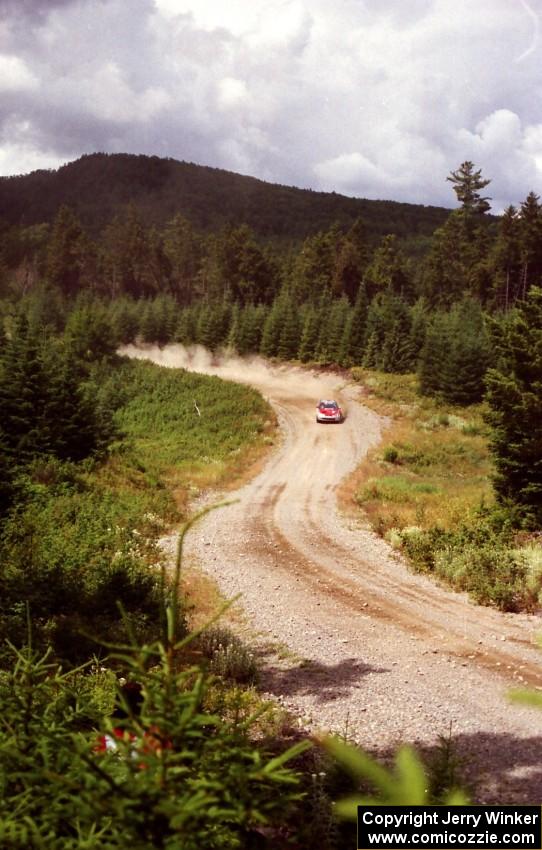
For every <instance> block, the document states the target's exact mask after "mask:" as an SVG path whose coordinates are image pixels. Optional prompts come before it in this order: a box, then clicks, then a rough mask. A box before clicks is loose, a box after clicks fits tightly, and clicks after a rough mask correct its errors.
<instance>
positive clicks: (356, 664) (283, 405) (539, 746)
mask: <svg viewBox="0 0 542 850" xmlns="http://www.w3.org/2000/svg"><path fill="white" fill-rule="evenodd" d="M124 353H127V354H129V355H131V356H137V357H145V358H148V359H151V360H153V361H154V362H156V363H160V364H162V365H167V366H183V367H185V368H189V369H193V370H195V371H200V372H205V373H207V374H215V375H219V376H221V377H224V378H228V379H233V380H237V381H240V382H243V383H248V384H251V385H252V386H254V387H256V388H257V389H258V390H260V391H261V392H262V393H263V395H264V396H265V397H266V398H268V399H269V401H270V403H271V404H272V405H273V407H274V409H275V410H276V412H277V415H278V417H279V422H280V427H281V433H282V439H281V442H280V445H279V447H278V448H277V449H276V451H275V452H274V453H273V454H272V456H271V457H270V459H269V461H268V462H267V464H266V466H265V468H264V469H263V471H262V472H261V473H260V474H258V475H257V477H256V478H254V479H253V480H252V481H251V482H250V483H249V484H247V485H245V486H244V487H243V488H242V489H241V490H239V491H238V492H237V493H236V494H235V496H236V497H237V498H238V500H239V501H238V502H236V503H235V504H232V505H230V506H228V507H226V508H223V509H220V510H217V511H213V512H212V513H211V514H209V515H208V516H207V517H206V518H205V519H204V520H203V521H202V522H201V523H200V524H198V525H197V526H195V527H194V529H193V530H192V531H191V532H190V535H189V538H188V540H187V551H188V553H189V554H190V555H191V556H195V557H196V558H197V559H198V560H199V562H200V563H201V566H202V568H203V569H204V570H205V571H206V572H207V573H208V574H209V575H210V576H211V577H212V578H213V579H215V580H216V582H217V583H218V585H219V587H220V589H221V591H222V592H223V593H224V594H225V596H227V597H231V596H234V595H235V594H239V593H240V594H241V595H242V600H241V601H242V606H243V609H244V611H245V613H246V615H247V618H248V621H249V623H250V624H251V628H252V629H253V630H254V631H256V632H257V634H258V635H259V640H260V642H261V643H262V645H265V643H266V642H267V643H268V644H269V642H273V641H275V642H276V643H277V644H280V645H281V646H282V647H285V648H287V651H282V652H281V653H280V655H281V656H282V659H281V658H279V657H278V656H277V655H274V654H269V656H268V657H267V661H266V669H265V679H264V684H265V688H266V689H267V691H268V693H270V694H272V695H274V697H275V698H278V699H279V700H280V701H281V703H282V704H283V705H285V706H286V707H287V708H289V709H291V710H292V711H293V712H295V714H297V715H298V716H300V717H301V718H303V720H304V722H305V724H306V725H307V727H308V728H310V729H312V730H333V731H337V732H340V733H346V734H348V736H349V737H350V738H353V739H354V740H356V741H357V742H358V743H359V744H361V745H363V746H364V747H366V748H368V749H369V750H371V751H373V752H379V753H380V754H382V755H383V756H384V757H388V756H389V755H390V753H392V752H393V751H394V750H395V748H396V746H397V744H398V743H400V742H409V743H413V744H415V745H416V746H418V747H419V748H420V749H421V750H422V751H424V752H427V753H430V752H431V751H432V750H433V749H434V747H435V745H436V743H437V741H438V738H439V736H441V735H443V736H446V737H447V736H449V735H450V734H451V737H452V738H453V740H454V743H455V746H456V750H457V753H458V755H459V756H460V757H461V758H464V759H465V760H466V761H465V766H464V768H463V771H464V774H465V776H466V778H467V779H468V780H469V781H470V782H471V783H472V784H473V788H474V793H475V798H476V800H477V801H478V802H480V803H491V802H493V803H530V804H537V805H538V804H539V803H540V801H541V800H542V734H541V721H542V713H540V712H539V711H537V710H536V709H533V708H530V707H524V706H519V705H517V704H511V703H510V701H509V699H508V697H507V692H508V691H509V690H510V688H513V687H517V686H518V685H520V686H523V685H530V686H533V687H538V688H540V689H542V667H541V663H540V662H541V659H542V654H541V650H539V649H538V647H537V645H536V637H537V635H539V634H540V633H542V620H541V618H540V617H539V616H535V615H526V614H519V615H517V614H516V615H513V614H503V613H501V612H498V611H495V610H493V609H489V608H482V607H480V606H477V605H475V604H473V603H472V602H470V601H469V600H468V599H467V598H466V597H465V596H464V595H463V594H459V593H454V592H452V591H449V590H447V589H445V588H443V587H440V586H438V585H437V584H435V583H433V582H432V581H430V580H429V579H427V578H426V577H424V576H420V575H415V574H413V573H411V572H410V571H409V570H408V567H407V566H406V564H405V563H404V561H403V560H402V559H401V558H400V557H399V556H398V555H397V554H396V553H394V552H393V551H392V550H391V549H390V548H389V546H388V545H387V544H386V543H385V542H384V541H382V540H381V539H379V538H378V537H377V536H376V535H374V534H373V533H372V532H371V531H369V530H367V529H366V528H364V527H363V526H362V524H361V523H358V522H357V521H355V520H352V519H351V518H344V517H342V516H341V515H340V514H339V512H338V510H337V502H336V492H337V488H338V486H339V485H340V482H341V481H342V479H343V478H344V477H345V476H346V475H347V474H348V473H349V472H350V471H352V470H353V469H354V468H355V467H356V466H357V465H358V463H359V462H360V460H361V459H362V457H363V456H364V455H365V453H366V452H367V450H368V449H369V448H370V447H371V446H374V445H375V444H377V443H378V441H379V439H380V435H381V432H382V428H383V427H385V422H384V421H383V420H382V418H381V417H379V416H378V415H377V414H375V413H374V412H372V411H371V410H369V409H367V408H366V407H364V406H363V405H362V404H361V403H360V401H359V400H358V398H359V389H358V388H356V387H355V386H354V385H347V384H345V380H344V378H342V377H341V376H339V375H335V374H329V373H324V374H317V373H309V372H307V371H304V370H301V369H295V368H289V367H277V368H271V367H270V366H268V365H266V364H265V363H264V362H263V361H261V360H257V359H256V360H252V361H243V360H239V359H230V360H227V361H223V362H221V363H219V364H218V365H217V364H214V363H213V361H212V360H211V358H210V357H209V355H208V354H207V353H206V352H204V351H203V350H198V351H196V352H195V353H192V354H191V355H187V352H186V351H185V349H183V348H182V347H181V346H168V347H166V348H165V349H162V350H160V349H158V348H146V349H136V348H134V347H127V348H126V349H125V351H124ZM326 397H329V398H338V399H340V400H341V401H342V402H343V403H344V405H345V407H346V409H347V417H346V420H345V422H344V423H343V424H342V425H318V424H317V423H316V422H315V405H316V402H317V400H318V399H319V398H326ZM202 415H205V411H202ZM172 545H173V541H172ZM285 656H286V660H285Z"/></svg>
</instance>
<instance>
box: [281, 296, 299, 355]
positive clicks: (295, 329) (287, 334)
mask: <svg viewBox="0 0 542 850" xmlns="http://www.w3.org/2000/svg"><path fill="white" fill-rule="evenodd" d="M280 324H281V327H280V334H279V339H278V345H277V355H278V357H280V358H281V359H282V360H293V359H294V358H295V357H296V356H297V352H298V350H299V340H300V336H301V320H300V316H299V310H298V307H297V304H296V303H295V301H294V300H293V299H292V298H291V296H290V297H287V298H285V300H284V302H283V305H282V313H281V318H280Z"/></svg>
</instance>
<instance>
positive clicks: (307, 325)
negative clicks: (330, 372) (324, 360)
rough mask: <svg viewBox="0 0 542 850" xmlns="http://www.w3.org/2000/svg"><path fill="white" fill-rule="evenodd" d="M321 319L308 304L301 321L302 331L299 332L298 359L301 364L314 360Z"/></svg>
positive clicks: (311, 305)
mask: <svg viewBox="0 0 542 850" xmlns="http://www.w3.org/2000/svg"><path fill="white" fill-rule="evenodd" d="M320 324H321V317H320V311H319V310H317V309H316V307H315V306H314V305H313V304H310V305H309V307H308V309H307V310H306V311H305V317H304V321H303V329H302V331H301V341H300V343H299V352H298V354H299V359H300V360H301V361H302V362H303V363H308V362H309V361H310V360H314V359H315V358H316V349H317V345H318V337H319V335H320Z"/></svg>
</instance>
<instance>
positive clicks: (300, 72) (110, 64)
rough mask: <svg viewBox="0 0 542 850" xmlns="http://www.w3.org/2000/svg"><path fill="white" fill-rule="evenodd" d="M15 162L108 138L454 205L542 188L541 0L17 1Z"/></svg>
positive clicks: (2, 40)
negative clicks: (473, 175) (471, 170)
mask: <svg viewBox="0 0 542 850" xmlns="http://www.w3.org/2000/svg"><path fill="white" fill-rule="evenodd" d="M0 13H1V15H0V18H1V23H0V173H3V174H10V173H23V172H25V171H29V170H31V169H33V168H37V167H54V166H56V165H59V164H61V163H62V162H65V161H67V160H69V159H74V158H76V157H78V156H80V155H81V154H82V153H89V152H92V151H95V150H102V151H111V152H118V151H128V152H132V153H147V154H157V155H159V156H171V157H175V158H178V159H186V160H191V161H194V162H200V163H202V164H207V165H213V166H218V167H221V168H227V169H230V170H233V171H238V172H241V173H245V174H252V175H254V176H257V177H261V178H262V179H265V180H270V181H274V182H280V183H290V184H295V185H298V186H304V187H312V188H314V189H323V190H326V191H331V190H334V191H337V192H344V193H346V194H351V195H357V196H361V197H370V198H392V199H396V200H405V201H413V202H421V203H438V204H445V205H447V206H451V205H452V202H453V200H454V199H453V197H452V196H451V194H450V187H449V184H448V185H447V184H446V181H445V177H446V174H447V173H448V172H449V171H450V170H451V169H452V168H455V167H456V166H457V165H458V164H459V163H460V162H461V161H463V160H465V159H472V160H474V161H475V162H476V163H477V164H478V165H479V166H481V167H482V168H483V170H484V173H485V174H487V176H489V177H491V178H492V181H493V182H492V184H491V187H490V188H491V194H492V195H493V198H494V208H497V209H498V208H502V207H503V206H505V205H506V204H508V203H511V202H516V203H517V202H518V201H520V200H522V199H523V198H524V197H525V195H526V194H527V192H528V191H530V190H534V191H537V190H538V189H539V188H540V183H541V173H542V115H541V114H540V108H539V106H538V100H537V98H535V97H533V93H534V92H538V91H539V90H540V84H541V73H542V72H541V69H542V62H540V58H541V56H540V43H539V41H540V38H539V18H540V13H541V6H540V2H539V1H538V2H536V3H535V2H534V0H531V2H527V0H519V2H518V0H478V2H477V3H476V4H472V3H471V2H470V0H412V2H409V3H404V2H401V0H378V2H377V0H366V2H364V3H362V2H359V0H338V2H337V3H335V4H329V3H328V2H326V0H310V2H309V0H231V2H229V3H227V4H216V2H215V0H154V1H153V0H101V2H96V0H92V2H91V0H64V2H62V0H56V2H50V0H48V2H45V0H43V2H40V0H34V2H30V0H27V1H26V2H21V0H18V2H16V3H15V2H11V1H10V0H8V2H6V0H0Z"/></svg>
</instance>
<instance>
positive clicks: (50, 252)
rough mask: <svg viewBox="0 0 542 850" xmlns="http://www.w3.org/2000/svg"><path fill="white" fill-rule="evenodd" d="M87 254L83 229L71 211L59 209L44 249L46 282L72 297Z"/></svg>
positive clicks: (64, 208)
mask: <svg viewBox="0 0 542 850" xmlns="http://www.w3.org/2000/svg"><path fill="white" fill-rule="evenodd" d="M85 248H86V251H85ZM88 251H89V243H88V242H87V241H85V240H84V234H83V229H82V227H81V224H80V222H79V221H78V219H77V218H76V216H75V214H74V212H73V210H71V209H70V208H69V207H66V206H62V207H60V209H59V211H58V213H57V216H56V218H55V221H54V223H53V228H52V231H51V237H50V239H49V244H48V246H47V257H46V267H45V268H46V276H47V280H48V281H49V283H51V284H53V285H54V286H58V287H59V288H60V289H61V290H62V291H63V292H64V293H66V294H68V295H75V294H76V293H77V291H78V289H79V283H80V280H81V277H82V270H83V266H84V256H85V253H88Z"/></svg>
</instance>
